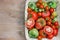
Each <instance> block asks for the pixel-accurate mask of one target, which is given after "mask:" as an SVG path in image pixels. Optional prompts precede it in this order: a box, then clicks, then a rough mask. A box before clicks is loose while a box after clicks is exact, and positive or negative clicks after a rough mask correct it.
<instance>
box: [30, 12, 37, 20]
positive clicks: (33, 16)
mask: <svg viewBox="0 0 60 40" xmlns="http://www.w3.org/2000/svg"><path fill="white" fill-rule="evenodd" d="M29 15H31V16H30V17H31V18H33V19H34V20H37V19H38V15H37V13H36V12H34V11H32V12H31V13H30V14H29Z"/></svg>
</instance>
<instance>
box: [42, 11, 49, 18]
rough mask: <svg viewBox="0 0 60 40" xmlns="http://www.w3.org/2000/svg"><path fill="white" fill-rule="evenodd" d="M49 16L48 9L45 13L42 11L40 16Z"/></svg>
mask: <svg viewBox="0 0 60 40" xmlns="http://www.w3.org/2000/svg"><path fill="white" fill-rule="evenodd" d="M49 16H50V12H49V11H46V13H44V12H42V17H43V18H46V17H49Z"/></svg>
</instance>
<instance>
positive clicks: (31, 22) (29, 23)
mask: <svg viewBox="0 0 60 40" xmlns="http://www.w3.org/2000/svg"><path fill="white" fill-rule="evenodd" d="M34 25H35V20H34V19H33V18H29V19H28V20H27V21H26V22H25V26H26V27H27V28H28V29H32V28H33V27H34Z"/></svg>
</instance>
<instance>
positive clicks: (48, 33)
mask: <svg viewBox="0 0 60 40" xmlns="http://www.w3.org/2000/svg"><path fill="white" fill-rule="evenodd" d="M44 32H45V33H46V34H47V35H51V34H52V33H53V28H51V27H50V26H45V27H44Z"/></svg>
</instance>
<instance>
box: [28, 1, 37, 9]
mask: <svg viewBox="0 0 60 40" xmlns="http://www.w3.org/2000/svg"><path fill="white" fill-rule="evenodd" d="M28 7H29V8H31V9H35V8H36V5H35V3H34V2H29V3H28Z"/></svg>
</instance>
